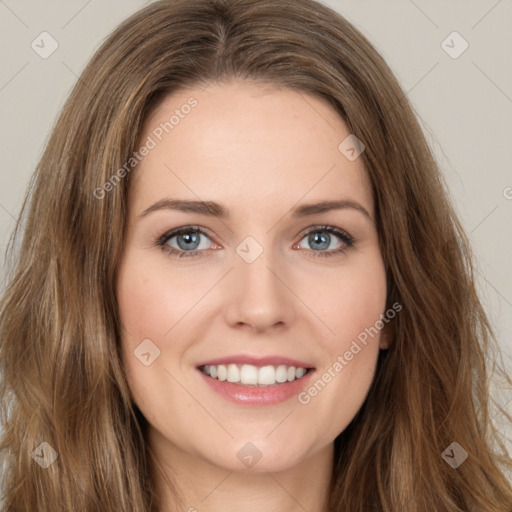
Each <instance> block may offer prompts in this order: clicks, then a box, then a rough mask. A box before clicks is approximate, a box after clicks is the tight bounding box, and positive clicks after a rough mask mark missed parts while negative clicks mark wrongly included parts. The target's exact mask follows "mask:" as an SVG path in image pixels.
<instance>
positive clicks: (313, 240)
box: [308, 231, 331, 249]
mask: <svg viewBox="0 0 512 512" xmlns="http://www.w3.org/2000/svg"><path fill="white" fill-rule="evenodd" d="M319 233H322V235H319ZM330 238H331V237H330V235H329V233H327V232H326V231H316V232H315V233H312V234H310V235H309V237H308V242H309V243H310V244H311V246H312V247H314V245H315V244H318V243H319V244H320V245H321V247H318V246H317V247H316V249H327V247H329V241H330ZM314 248H315V247H314Z"/></svg>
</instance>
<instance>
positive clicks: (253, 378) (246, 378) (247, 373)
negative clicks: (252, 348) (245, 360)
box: [240, 364, 258, 385]
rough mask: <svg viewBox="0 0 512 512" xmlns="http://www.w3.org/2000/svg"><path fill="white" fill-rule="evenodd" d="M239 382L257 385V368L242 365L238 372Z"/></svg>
mask: <svg viewBox="0 0 512 512" xmlns="http://www.w3.org/2000/svg"><path fill="white" fill-rule="evenodd" d="M240 382H241V383H242V384H253V385H256V384H258V368H256V366H252V365H251V364H244V365H242V369H241V370H240Z"/></svg>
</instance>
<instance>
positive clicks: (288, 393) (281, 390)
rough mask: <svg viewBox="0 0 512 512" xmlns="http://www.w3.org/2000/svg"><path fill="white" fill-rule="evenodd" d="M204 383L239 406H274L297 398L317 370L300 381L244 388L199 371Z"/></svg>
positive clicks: (310, 371) (310, 372)
mask: <svg viewBox="0 0 512 512" xmlns="http://www.w3.org/2000/svg"><path fill="white" fill-rule="evenodd" d="M198 371H199V373H200V374H201V376H202V377H203V379H204V381H205V382H206V384H207V385H208V386H210V388H211V389H212V390H213V391H215V392H216V393H218V394H219V395H221V396H222V397H224V398H225V399H227V400H229V401H230V402H233V403H235V404H238V405H252V406H258V405H273V404H278V403H281V402H285V401H286V400H289V399H290V398H292V397H293V396H297V395H298V394H299V393H300V392H301V391H302V390H303V389H304V387H306V385H307V384H308V383H309V381H310V380H311V378H312V377H313V375H314V374H315V370H309V371H308V373H306V375H304V376H303V377H301V378H300V379H295V380H292V381H290V382H283V383H282V384H275V385H273V386H263V387H259V386H242V385H239V384H234V383H233V382H228V381H226V380H225V381H220V380H218V379H213V378H212V377H209V376H208V375H206V374H205V373H203V371H202V370H198Z"/></svg>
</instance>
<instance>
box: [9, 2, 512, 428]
mask: <svg viewBox="0 0 512 512" xmlns="http://www.w3.org/2000/svg"><path fill="white" fill-rule="evenodd" d="M146 3H147V2H143V1H135V0H128V1H127V0H124V1H121V0H109V1H108V2H105V1H103V2H100V0H89V1H87V0H80V1H70V0H67V1H63V0H61V1H55V0H51V1H50V0H47V1H40V0H39V1H23V0H22V1H16V0H0V38H1V39H0V41H1V45H0V56H1V66H0V109H1V116H0V119H1V125H0V144H1V146H0V151H1V153H0V154H1V157H2V158H1V163H0V251H1V255H0V265H1V268H0V285H1V287H2V289H3V288H4V286H5V278H4V266H3V263H4V251H5V247H6V244H7V241H8V237H9V235H10V232H11V230H12V229H13V227H14V219H15V217H16V216H17V214H18V212H19V209H20V206H21V202H22V199H23V195H24V192H25V189H26V186H27V184H28V180H29V177H30V175H31V173H32V172H33V170H34V168H35V165H36V163H37V161H38V159H39V158H40V156H41V153H42V150H43V147H44V144H45V142H46V140H47V137H48V135H49V133H50V131H51V128H52V126H53V123H54V122H55V120H56V118H57V114H58V112H59V110H60V108H61V107H62V105H63V103H64V101H65V99H66V97H67V96H68V94H69V92H70V91H71V88H72V87H73V85H74V84H75V82H76V80H77V78H78V76H79V74H80V72H81V70H82V69H83V67H84V66H85V64H86V63H87V61H88V60H89V59H90V57H91V56H92V54H93V53H94V51H95V50H96V49H97V48H98V47H99V45H100V43H101V42H102V41H103V39H104V38H105V37H106V36H107V35H108V34H109V33H110V32H111V31H112V30H113V29H114V28H115V27H116V25H118V24H119V23H120V22H121V21H122V20H123V19H125V18H126V17H127V16H128V15H129V14H131V13H132V12H134V11H136V10H137V9H139V8H140V7H142V6H143V5H145V4H146ZM324 3H325V4H327V5H329V6H330V7H333V8H334V9H336V10H337V11H338V12H340V13H341V14H342V15H343V16H345V17H346V18H347V19H348V20H349V21H350V22H352V23H353V24H354V25H355V26H356V27H357V28H358V29H359V30H361V31H362V32H363V34H365V35H366V37H368V39H369V40H370V41H371V42H372V43H373V44H374V45H375V46H376V48H377V49H378V50H379V52H380V53H381V54H382V55H383V57H384V58H385V59H386V61H387V62H388V64H389V65H390V66H391V68H392V69H393V71H394V72H395V74H396V75H397V77H398V79H399V80H400V82H401V84H402V86H403V88H404V90H405V91H407V95H408V97H409V99H410V101H411V102H412V104H413V106H414V108H415V109H416V111H417V114H418V116H419V118H420V120H421V123H422V126H423V127H424V131H425V133H426V135H427V138H428V140H429V142H430V144H431V146H432V148H433V149H434V152H435V155H436V157H437V160H438V162H439V164H440V165H441V168H442V170H443V172H444V175H445V177H446V181H447V184H448V186H449V189H450V192H451V195H452V198H453V201H454V203H455V206H456V209H457V211H458V213H459V215H460V218H461V220H462V223H463V225H464V226H465V228H466V231H467V233H468V235H469V237H470V240H471V242H472V244H473V250H474V254H475V258H476V262H477V270H478V279H479V282H478V286H479V291H480V293H481V298H482V301H483V303H484V306H485V308H486V311H487V313H488V314H489V317H490V320H491V322H492V324H493V326H494V327H495V329H496V334H497V337H498V340H499V342H500V345H501V347H502V348H503V351H504V357H505V359H506V364H507V366H508V368H509V370H510V371H512V336H511V333H512V272H511V271H510V261H511V258H510V252H511V250H512V229H511V220H512V173H511V162H512V144H511V143H510V139H511V128H510V126H511V121H512V59H511V48H512V30H511V29H510V27H512V0H499V1H496V0H481V1H468V0H465V1H463V0H459V1H455V0H450V1H446V0H428V1H426V0H423V1H421V0H414V1H413V0H395V1H387V2H382V1H378V0H357V1H356V0H350V1H343V0H325V1H324ZM43 31H46V32H48V33H50V34H51V36H52V37H53V38H54V39H55V40H56V41H57V42H58V45H59V47H58V49H57V50H56V51H55V52H54V53H53V54H52V55H51V56H50V57H49V58H47V59H42V58H41V57H40V56H39V55H38V54H37V53H36V52H35V51H34V50H33V49H32V47H31V44H32V41H34V40H36V38H37V37H38V36H39V35H40V34H41V33H42V32H43ZM454 31H457V32H458V33H459V34H460V35H461V36H462V38H464V40H466V41H467V43H468V44H469V46H468V48H467V50H466V51H465V52H464V53H462V54H461V55H460V56H458V57H457V58H452V57H451V56H449V55H448V54H447V53H446V51H445V49H444V48H446V45H450V46H452V47H453V48H452V50H451V51H452V52H453V51H458V50H459V49H461V48H462V46H461V42H460V40H457V39H456V38H455V39H453V37H451V38H448V39H447V40H446V38H447V36H449V34H451V33H452V32H454ZM445 40H446V42H445V43H444V44H443V41H445ZM497 395H498V397H499V399H500V401H501V402H502V403H504V404H505V403H508V409H512V401H511V399H512V394H511V393H510V391H504V390H500V391H499V393H497ZM502 424H503V423H502ZM503 428H504V429H505V427H504V426H503ZM506 431H507V434H508V435H509V436H512V429H511V428H510V426H507V430H506Z"/></svg>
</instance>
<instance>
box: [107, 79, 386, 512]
mask: <svg viewBox="0 0 512 512" xmlns="http://www.w3.org/2000/svg"><path fill="white" fill-rule="evenodd" d="M191 96H193V97H194V98H196V100H197V101H198V104H197V106H196V107H195V108H194V109H193V110H192V111H191V112H190V114H188V115H187V116H185V117H184V118H183V119H181V120H180V122H179V124H178V125H176V126H175V127H174V129H173V130H172V132H171V133H170V134H168V135H164V137H163V138H162V141H161V142H159V143H158V145H157V146H156V147H155V148H154V149H152V150H151V151H150V152H149V154H148V155H147V156H146V157H144V159H143V160H142V161H141V163H140V164H139V166H138V167H137V169H136V170H135V171H133V174H132V175H131V176H130V179H131V180H132V182H131V184H130V194H129V198H128V207H129V208H128V219H127V222H128V233H127V240H126V245H125V249H124V253H123V257H122V260H121V264H120V269H119V274H118V283H117V294H118V300H119V308H120V315H121V321H122V350H123V362H124V365H125V368H126V374H127V378H128V383H129V386H130V389H131V392H132V395H133V400H134V402H135V403H136V405H137V406H138V407H139V409H140V410H141V411H142V413H143V414H144V416H145V417H146V418H147V420H148V422H149V429H148V443H149V445H150V447H151V448H152V449H153V451H154V453H155V454H156V456H157V459H158V463H159V464H160V465H161V467H162V468H163V472H164V474H165V476H166V477H167V478H168V479H169V480H170V481H171V482H172V483H173V485H174V486H175V489H176V491H177V492H178V493H179V496H180V497H181V498H182V500H183V501H182V503H180V506H181V507H183V508H180V510H190V511H192V510H194V509H196V510H199V511H206V510H207V511H212V512H214V511H221V510H222V511H223V512H226V511H235V510H236V511H238V510H240V506H241V504H243V508H244V510H246V511H248V512H252V511H254V512H255V511H260V510H267V511H269V512H272V511H274V512H277V511H279V512H287V511H290V512H291V511H296V510H297V509H298V507H299V508H300V507H303V508H304V509H305V510H308V511H311V512H323V511H325V510H326V500H327V486H328V483H329V478H330V474H331V471H332V465H333V441H334V439H335V438H336V436H337V435H338V434H340V433H341V432H342V431H343V430H344V429H345V428H346V426H347V425H348V424H349V423H350V421H351V420H352V419H353V417H354V416H355V414H356V413H357V411H358V410H359V409H360V407H361V405H362V404H363V402H364V399H365V397H366V395H367V392H368V390H369V387H370V384H371V382H372V379H373V376H374V372H375V368H376V362H377V356H378V352H379V349H385V348H386V347H387V343H388V333H387V329H388V327H387V326H386V327H385V328H384V330H382V331H380V334H379V335H377V336H374V337H373V338H371V339H369V342H368V344H367V345H366V346H364V348H363V349H362V350H361V351H360V352H359V353H357V355H355V356H354V357H353V359H352V360H351V361H350V362H348V364H347V365H346V366H345V367H344V368H343V370H342V371H341V372H338V373H335V375H336V376H335V377H334V378H332V379H331V381H330V382H329V383H328V384H327V385H326V386H325V387H324V388H323V389H322V391H321V392H319V393H318V394H317V396H315V397H314V398H312V399H311V401H310V402H309V403H307V404H301V403H299V402H298V400H297V397H293V398H292V399H290V400H287V401H286V402H283V403H280V404H276V405H271V406H260V407H254V406H253V407H251V406H241V405H236V404H233V403H231V402H228V401H227V400H225V399H224V398H222V397H220V396H219V395H217V394H216V393H214V392H213V391H212V390H210V388H209V386H206V385H205V383H204V382H203V378H202V376H201V375H200V373H199V371H198V370H197V369H196V365H197V364H199V363H200V362H202V361H205V360H208V359H213V358H216V357H223V356H227V355H232V354H240V353H244V354H251V355H255V356H259V355H269V354H273V355H274V354H277V355H283V356H289V357H292V358H296V359H299V360H302V361H307V362H310V363H312V366H314V367H315V369H316V372H317V374H318V376H321V375H322V374H323V372H324V371H326V370H327V369H328V368H329V367H331V368H332V366H333V363H334V362H335V361H336V360H337V357H338V356H339V355H343V354H344V353H345V352H346V351H347V350H348V349H349V348H350V346H351V343H352V341H353V340H354V339H356V337H357V336H358V335H359V334H360V333H361V332H362V331H364V330H365V328H368V327H370V326H373V325H374V324H375V323H376V321H378V320H379V319H380V317H381V314H384V313H385V299H386V275H385V268H384V262H383V259H382V255H381V252H380V249H379V244H378V233H377V231H376V227H375V223H374V203H373V198H372V193H371V187H370V182H369V179H368V176H367V173H366V171H365V168H364V165H363V161H362V158H357V159H356V160H354V161H349V160H348V159H347V158H346V157H345V156H344V155H343V154H342V153H341V152H340V151H339V150H338V146H339V144H340V143H341V141H343V140H344V139H345V137H347V136H348V135H349V134H350V132H349V130H348V128H347V126H346V124H345V123H344V122H343V121H342V119H341V118H340V116H339V115H338V114H337V112H336V111H335V110H334V109H333V107H332V106H330V105H329V104H328V103H327V102H326V101H325V100H323V99H319V98H316V97H314V96H310V95H306V94H301V93H298V92H294V91H292V90H290V89H285V88H281V89H277V88H273V87H263V86H262V85H255V84H251V83H248V82H241V81H232V82H229V83H222V84H220V83H213V84H210V85H209V86H208V87H207V88H206V89H205V90H202V89H201V88H200V87H197V88H195V87H194V88H190V89H186V90H180V91H178V92H175V93H173V94H171V95H169V96H167V97H166V98H165V99H164V101H163V102H162V103H161V105H160V106H159V108H158V109H157V110H155V111H154V112H153V113H152V114H151V115H150V116H149V117H148V119H146V122H145V124H144V127H143V130H142V133H141V137H140V141H141V144H142V143H144V141H146V139H147V137H148V136H150V135H151V133H152V130H154V129H155V127H157V126H158V125H159V124H160V123H161V122H165V121H167V120H168V119H169V117H170V115H172V113H173V112H174V111H175V110H176V109H180V108H181V107H182V105H184V104H185V103H186V102H187V100H188V99H189V98H190V97H191ZM153 138H154V137H153ZM170 197H172V198H176V199H177V198H179V199H188V200H203V201H206V200H209V201H215V202H218V203H221V204H222V205H224V206H225V207H226V208H227V209H228V210H229V212H230V218H229V219H219V218H215V217H211V216H207V215H204V214H198V213H190V212H182V211H175V210H170V209H161V210H157V211H153V212H151V213H149V214H147V215H146V216H143V217H139V215H140V213H141V212H143V211H144V210H145V209H147V208H148V207H150V206H151V205H153V204H154V203H156V202H157V201H159V200H161V199H163V198H170ZM339 199H349V200H351V201H354V202H357V203H359V204H360V205H361V206H363V207H364V208H365V209H366V210H367V211H368V213H369V214H370V217H371V219H370V218H367V217H366V216H365V215H364V214H362V213H361V212H360V211H358V210H356V209H352V208H344V209H338V210H331V211H328V212H324V213H320V214H315V215H313V216H310V217H303V218H298V219H293V218H291V216H290V210H291V209H292V208H293V207H295V206H297V205H298V204H306V203H308V204H309V203H315V202H320V201H325V200H339ZM190 225H195V226H201V227H204V228H206V229H207V230H209V232H210V233H211V236H210V235H208V236H205V235H200V236H201V243H200V246H199V249H197V250H199V251H202V252H201V254H200V255H199V257H197V258H178V257H175V256H172V255H169V254H168V253H167V252H165V251H164V250H163V249H162V248H161V247H159V246H158V245H156V241H157V240H158V239H159V238H160V237H161V236H162V235H163V234H165V233H166V232H168V231H170V230H171V229H174V228H180V227H183V226H190ZM319 225H320V226H322V225H329V226H334V227H337V228H340V229H342V230H344V231H346V232H348V233H349V234H350V235H351V236H352V237H354V238H355V239H356V242H355V245H354V246H353V247H350V248H347V250H346V251H345V252H343V253H340V254H334V255H332V256H331V257H315V253H318V252H322V251H323V252H329V251H330V252H332V251H333V250H334V249H337V248H339V247H343V246H344V245H345V243H344V241H343V240H341V239H339V238H338V237H337V236H336V235H330V242H329V246H328V248H327V249H322V248H320V249H319V248H318V245H315V244H314V241H313V242H311V240H310V241H308V236H307V234H305V235H303V234H302V233H303V232H304V231H306V229H307V228H314V227H315V226H319ZM318 231H320V232H321V231H322V230H321V229H318V230H317V232H318ZM194 233H195V232H194V231H193V230H192V234H194ZM319 235H321V233H319ZM247 236H251V237H253V238H254V239H255V240H256V241H257V242H258V243H259V244H260V246H261V247H262V248H263V252H262V254H261V255H260V256H259V257H258V258H257V259H256V260H255V261H253V262H252V263H248V262H246V261H245V260H244V259H242V258H241V257H240V256H239V255H238V254H237V252H236V248H237V246H239V244H240V243H241V242H242V241H243V240H244V239H245V238H246V237H247ZM327 236H329V235H327ZM185 243H186V242H185ZM167 244H168V245H171V246H172V247H174V248H175V249H177V250H179V248H180V246H179V245H178V237H177V236H175V237H174V238H173V239H171V240H169V241H168V242H167ZM182 246H183V245H182ZM194 248H197V245H195V246H194ZM182 250H183V249H182ZM251 250H252V249H251ZM144 339H150V340H151V341H152V342H153V343H154V344H155V345H156V346H157V347H158V348H159V350H160V355H159V357H157V358H156V359H155V360H154V361H153V362H152V363H151V364H150V365H149V366H145V365H144V364H142V363H141V362H140V360H139V359H138V358H137V357H135V356H134V353H133V352H134V350H135V349H136V348H137V346H138V345H139V344H140V343H141V341H142V340H144ZM247 442H251V443H253V444H254V445H255V446H256V447H257V448H258V450H259V451H260V453H261V455H262V457H261V459H260V460H259V461H258V462H257V463H256V464H255V465H253V466H252V467H246V466H245V465H244V464H242V463H241V461H240V460H239V459H238V457H237V452H238V451H239V450H240V449H241V448H242V447H243V446H244V445H245V444H246V443H247ZM154 480H155V486H156V490H157V493H158V495H159V505H158V510H159V511H162V512H167V511H171V510H175V509H176V508H175V507H176V506H177V502H176V501H175V495H174V494H173V492H172V491H171V490H170V488H169V486H168V485H167V484H166V481H165V478H164V477H163V476H162V474H161V473H160V472H158V471H156V470H155V472H154Z"/></svg>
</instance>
